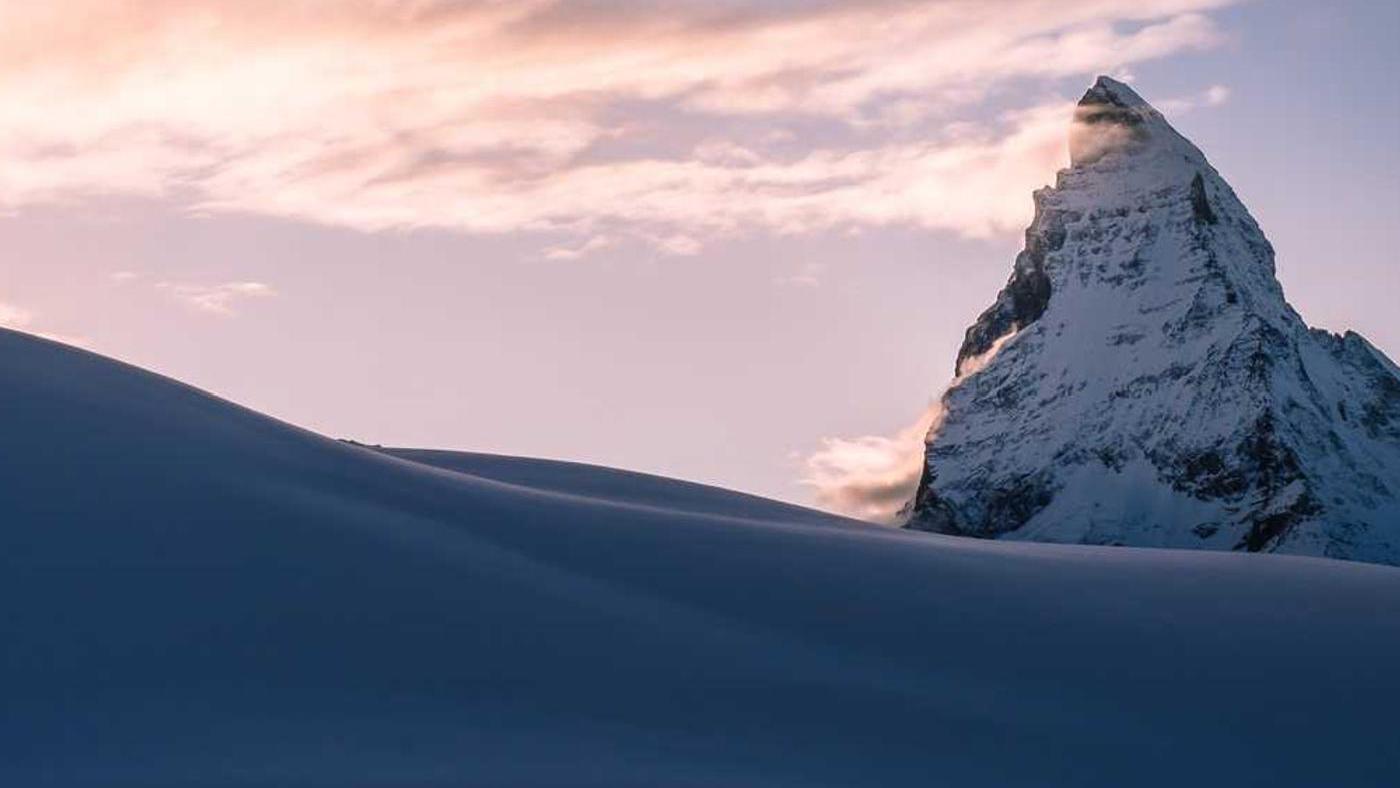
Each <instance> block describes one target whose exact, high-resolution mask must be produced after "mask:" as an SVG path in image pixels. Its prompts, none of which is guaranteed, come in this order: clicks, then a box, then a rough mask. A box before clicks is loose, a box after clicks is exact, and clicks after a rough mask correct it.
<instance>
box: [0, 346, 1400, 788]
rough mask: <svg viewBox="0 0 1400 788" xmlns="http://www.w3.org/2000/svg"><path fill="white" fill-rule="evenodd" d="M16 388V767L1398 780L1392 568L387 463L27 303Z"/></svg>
mask: <svg viewBox="0 0 1400 788" xmlns="http://www.w3.org/2000/svg"><path fill="white" fill-rule="evenodd" d="M0 403H3V408H0V430H3V436H4V451H3V452H0V480H3V481H0V518H3V519H0V540H3V541H2V542H0V627H3V629H0V631H2V632H3V638H0V697H3V698H4V701H3V703H0V784H3V785H16V786H19V785H24V786H29V785H58V786H78V785H103V786H127V785H141V786H287V785H323V786H360V785H364V786H370V785H374V786H437V785H441V786H462V785H483V786H557V785H569V786H656V785H668V786H687V785H690V786H716V785H723V786H852V785H879V786H901V785H911V786H913V785H918V786H928V785H950V786H999V787H1005V786H1043V785H1075V786H1123V785H1134V786H1158V785H1160V786H1178V785H1183V784H1232V785H1270V786H1285V785H1299V786H1302V785H1329V786H1348V785H1355V786H1363V785H1364V786H1374V785H1382V784H1394V783H1395V782H1396V780H1397V779H1400V748H1397V747H1396V745H1395V737H1394V731H1393V729H1392V728H1393V720H1394V718H1395V713H1396V709H1397V708H1400V671H1397V670H1396V665H1397V664H1400V627H1397V626H1396V621H1400V570H1396V569H1393V568H1389V567H1381V566H1368V565H1362V564H1349V563H1343V562H1334V561H1326V560H1314V559H1302V558H1288V557H1279V556H1258V555H1243V554H1211V553H1199V552H1177V551H1143V550H1132V549H1105V548H1095V547H1080V546H1057V545H1034V544H1016V543H1002V542H992V541H979V540H970V539H959V538H952V537H944V536H938V535H931V534H920V533H913V532H908V531H898V530H892V529H882V528H878V527H874V526H865V525H861V524H857V523H853V522H850V521H846V520H840V519H837V518H831V517H827V516H824V515H820V514H817V513H814V512H808V511H804V510H796V509H793V508H791V507H786V506H783V505H780V504H772V503H767V502H762V501H758V500H755V499H753V498H750V497H747V496H738V495H731V494H729V493H725V492H723V491H719V490H713V489H710V488H703V487H699V486H696V485H684V484H681V483H673V482H668V481H665V480H659V479H656V478H655V477H641V476H631V475H628V474H624V473H621V472H616V471H609V470H606V469H598V468H589V467H587V466H578V465H567V464H551V463H546V462H543V461H522V460H511V459H503V458H492V457H485V456H481V455H452V454H446V453H434V454H427V455H424V454H418V453H413V452H403V453H401V454H402V456H403V457H407V458H409V459H403V458H396V457H390V456H386V455H384V454H381V453H377V452H374V451H372V450H369V449H366V448H360V447H356V446H350V445H346V444H342V443H339V442H336V441H332V440H329V439H325V438H322V437H319V436H317V435H314V434H311V433H308V432H305V431H302V430H299V429H296V428H293V427H290V426H288V425H285V424H282V423H280V422H277V421H274V420H271V419H268V418H265V417H262V416H260V415H258V414H256V413H252V412H250V411H247V410H244V409H242V408H239V407H237V406H234V405H230V404H229V403H226V402H223V401H221V400H218V399H216V398H213V397H210V396H208V395H206V394H203V393H201V392H199V391H196V390H194V389H191V388H188V387H186V386H183V385H180V384H177V383H174V382H172V381H170V380H167V379H164V378H161V377H158V376H155V375H151V374H149V373H145V372H142V371H140V370H137V369H134V368H131V367H128V366H125V365H122V364H119V363H116V362H113V361H110V360H106V359H103V358H100V357H97V356H94V355H92V354H89V353H86V352H83V351H79V350H75V349H72V348H67V347H63V346H60V345H56V344H53V343H50V342H47V341H44V340H39V339H35V338H32V337H28V336H25V335H21V334H17V333H13V332H9V331H0ZM412 460H421V461H412ZM434 466H437V467H434Z"/></svg>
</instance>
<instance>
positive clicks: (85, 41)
mask: <svg viewBox="0 0 1400 788" xmlns="http://www.w3.org/2000/svg"><path fill="white" fill-rule="evenodd" d="M1229 2H1230V0H1141V2H1136V3H1131V4H1128V3H1117V2H1107V0H1061V2H1055V3H1048V2H1045V0H1004V1H1003V2H999V3H996V4H988V3H984V2H972V0H925V1H924V2H917V1H914V0H873V1H872V0H865V1H863V2H855V0H821V1H819V2H812V3H769V2H759V1H758V0H753V1H752V2H740V1H739V0H723V1H722V2H713V1H712V0H708V1H706V2H700V0H679V1H678V2H675V3H667V4H664V5H660V6H658V5H657V4H655V3H650V2H640V0H618V1H617V2H611V3H575V2H563V1H562V0H514V1H513V2H500V1H499V0H477V1H476V2H471V1H470V0H411V1H410V0H405V1H404V2H387V1H386V2H375V3H346V2H341V0H301V1H300V2H280V1H274V0H247V1H246V2H241V3H238V4H236V6H235V5H233V4H228V3H224V2H215V1H214V0H131V1H128V2H117V0H73V2H68V3H63V4H52V3H7V4H4V5H3V6H0V106H5V107H6V111H5V112H4V113H0V146H3V148H4V149H5V151H6V157H7V160H6V166H5V168H4V169H3V170H0V210H3V209H5V208H6V207H8V208H10V209H13V208H15V207H19V206H24V205H27V204H31V203H34V202H41V201H55V200H73V199H80V198H82V197H84V196H87V195H93V194H102V193H119V194H128V195H149V196H163V197H166V198H171V199H176V200H180V201H184V202H185V203H186V204H187V205H188V206H189V207H190V208H192V209H194V210H200V211H243V212H253V213H260V214H268V215H274V216H280V217H291V218H299V219H304V220H309V221H315V222H322V223H330V224H339V225H347V226H351V227H356V228H361V229H365V230H376V229H383V228H402V227H425V226H430V227H443V228H452V229H458V230H464V231H471V232H492V233H494V232H505V231H513V230H555V231H558V230H564V231H570V232H576V233H578V235H579V238H580V239H581V240H580V242H579V243H580V244H585V245H586V243H587V242H586V240H583V239H591V238H597V237H600V236H604V235H606V236H610V237H619V236H623V237H630V238H632V239H636V240H642V241H644V242H647V243H652V244H654V245H655V246H656V247H657V248H658V249H660V250H662V251H664V252H667V253H670V254H682V255H684V254H695V253H696V252H698V251H699V250H700V242H699V241H698V240H697V239H698V238H700V237H705V236H707V235H714V234H723V233H726V232H734V231H741V230H748V229H761V230H766V231H773V232H779V233H794V232H805V231H809V230H812V229H820V228H829V227H833V226H841V225H870V224H885V223H902V224H911V225H916V226H922V227H928V228H936V229H946V230H951V231H956V232H960V233H966V234H972V235H978V234H986V233H989V232H998V231H1002V230H1006V229H1009V228H1015V227H1017V226H1019V225H1021V224H1022V223H1023V222H1024V220H1025V218H1026V216H1025V213H1026V211H1027V210H1028V208H1027V203H1026V201H1024V200H1019V199H1007V197H1006V195H1008V194H1010V195H1019V194H1024V193H1025V191H1026V189H1028V188H1029V187H1032V186H1034V185H1037V184H1039V183H1041V182H1043V181H1044V180H1045V179H1046V178H1047V177H1048V176H1049V175H1050V173H1051V172H1052V171H1053V169H1054V167H1055V166H1056V165H1058V164H1059V163H1060V162H1061V161H1062V159H1063V144H1062V138H1061V137H1060V135H1059V133H1058V130H1057V131H1056V132H1055V133H1050V132H1049V130H1048V126H1047V124H1048V123H1049V119H1051V118H1053V119H1054V121H1055V124H1057V125H1060V126H1062V124H1063V122H1064V119H1065V117H1066V116H1065V114H1064V113H1063V112H1061V107H1060V106H1059V105H1058V104H1057V103H1055V102H1035V106H1027V107H1022V108H1021V109H1020V110H1018V111H1013V112H1009V113H1007V114H1005V115H1004V116H1002V117H1001V118H1000V119H998V120H996V121H994V122H990V123H983V124H979V125H974V126H968V125H967V124H959V123H954V122H953V121H954V120H955V119H956V118H955V116H956V115H957V113H958V111H959V109H960V108H963V107H966V106H968V105H969V104H970V103H972V102H976V101H978V100H980V99H981V98H983V97H986V96H988V95H989V94H992V93H995V92H997V91H998V90H1001V89H1002V88H1003V87H1005V86H1007V85H1009V84H1012V83H1016V84H1030V85H1034V84H1038V83H1039V82H1042V81H1044V80H1049V79H1053V78H1057V77H1063V76H1071V75H1080V74H1082V75H1088V74H1090V73H1092V72H1094V71H1099V70H1110V69H1113V68H1117V67H1122V66H1128V65H1131V64H1133V63H1138V62H1142V61H1146V60H1152V59H1156V58H1161V57H1166V56H1169V55H1172V54H1174V53H1178V52H1183V51H1189V50H1194V49H1201V48H1206V47H1210V46H1214V45H1215V44H1217V43H1218V42H1219V41H1220V40H1221V39H1222V34H1221V32H1220V31H1219V29H1218V28H1217V26H1216V25H1215V23H1214V22H1213V21H1212V20H1211V18H1210V17H1209V16H1208V15H1207V14H1208V12H1209V11H1210V10H1212V9H1213V8H1216V7H1219V6H1223V5H1227V4H1228V3H1229ZM993 5H994V6H995V7H994V8H992V6H993ZM794 124H806V127H809V128H818V129H819V130H820V133H816V134H813V135H807V136H803V135H798V136H796V137H794V136H791V135H790V133H789V134H787V135H783V134H775V133H774V131H773V130H774V129H775V128H776V129H787V128H789V127H790V126H792V125H794ZM720 132H722V133H720ZM803 140H806V142H805V143H804V142H803ZM818 140H819V142H818ZM576 249H580V247H579V246H577V245H575V246H562V247H559V248H558V250H557V251H556V252H555V253H554V256H556V257H565V258H567V257H568V255H569V254H571V251H570V250H576ZM580 251H581V252H583V253H586V252H587V251H588V250H580Z"/></svg>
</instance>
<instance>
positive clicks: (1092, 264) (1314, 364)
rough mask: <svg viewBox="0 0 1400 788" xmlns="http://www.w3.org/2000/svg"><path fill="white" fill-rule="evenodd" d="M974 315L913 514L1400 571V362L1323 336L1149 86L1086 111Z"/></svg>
mask: <svg viewBox="0 0 1400 788" xmlns="http://www.w3.org/2000/svg"><path fill="white" fill-rule="evenodd" d="M1070 158H1071V166H1070V168H1069V169H1067V170H1063V171H1061V172H1060V173H1059V174H1058V176H1057V179H1056V183H1055V186H1054V187H1052V188H1045V189H1042V190H1040V191H1038V192H1036V193H1035V206H1036V211H1035V219H1034V221H1033V222H1032V223H1031V226H1030V228H1029V229H1028V230H1027V231H1026V245H1025V249H1024V250H1023V251H1022V252H1021V253H1020V254H1019V255H1018V257H1017V258H1016V263H1015V268H1014V270H1013V272H1012V275H1011V278H1010V281H1009V282H1008V283H1007V285H1006V287H1005V288H1004V289H1003V290H1002V291H1001V292H1000V293H999V294H998V295H997V298H996V301H995V303H993V304H992V306H991V307H990V308H988V309H987V310H986V311H985V312H983V313H982V315H981V316H980V317H979V318H978V319H977V322H976V323H975V324H973V325H972V327H971V328H969V329H968V330H967V336H966V340H965V341H964V343H963V346H962V349H961V351H960V352H959V353H958V359H957V366H956V372H957V376H958V377H957V379H956V382H955V384H954V386H953V387H952V388H951V389H950V390H949V391H948V392H947V393H946V394H945V395H944V399H943V412H944V415H943V418H942V420H941V422H940V423H938V424H935V426H934V427H933V429H932V430H931V431H930V433H929V436H928V438H927V447H926V451H925V462H924V471H923V477H922V479H921V481H920V484H919V488H918V491H917V493H916V495H915V498H914V500H913V501H912V502H911V504H910V506H909V507H908V508H909V519H908V522H907V527H909V528H914V529H918V530H927V531H937V532H942V533H951V534H963V535H968V536H977V537H984V538H997V539H1017V540H1036V541H1050V542H1074V543H1090V544H1119V545H1139V546H1159V547H1190V548H1204V549H1214V550H1247V551H1265V552H1281V553H1298V554H1306V555H1323V556H1331V557H1337V558H1349V559H1356V560H1365V561H1375V562H1381V563H1390V564H1397V563H1400V369H1397V367H1396V365H1395V364H1394V363H1392V362H1391V361H1390V360H1389V359H1388V358H1386V357H1385V355H1384V354H1382V353H1381V352H1380V351H1379V350H1377V349H1376V348H1375V347H1374V346H1372V345H1371V344H1369V343H1368V342H1367V341H1366V340H1365V339H1363V338H1362V337H1360V336H1359V335H1357V334H1355V333H1351V332H1348V333H1346V334H1344V335H1340V336H1339V335H1335V334H1331V333H1329V332H1326V331H1321V330H1317V329H1309V328H1308V326H1307V325H1306V324H1305V323H1304V322H1303V320H1302V318H1300V317H1299V315H1298V313H1297V312H1295V311H1294V310H1293V309H1292V307H1290V306H1289V305H1288V303H1287V301H1285V300H1284V296H1283V290H1282V288H1281V287H1280V285H1279V283H1278V280H1277V279H1276V278H1275V275H1274V250H1273V248H1272V247H1271V246H1270V245H1269V242H1268V241H1267V240H1266V239H1265V238H1264V234H1263V233H1262V232H1261V231H1260V229H1259V226H1258V224H1256V223H1255V221H1254V219H1253V218H1252V217H1251V216H1250V215H1249V212H1248V211H1247V210H1246V209H1245V207H1244V205H1243V204H1242V203H1241V202H1240V200H1239V198H1238V197H1236V196H1235V193H1234V191H1232V190H1231V188H1230V186H1229V185H1228V184H1227V183H1226V182H1225V180H1224V179H1223V178H1221V176H1220V174H1219V173H1217V172H1216V171H1215V169H1214V168H1213V167H1211V166H1210V164H1209V163H1208V162H1207V161H1206V159H1205V156H1204V155H1202V153H1201V152H1200V151H1199V150H1198V149H1197V148H1196V147H1195V146H1194V145H1192V144H1191V143H1190V142H1189V141H1188V140H1186V139H1185V138H1184V137H1182V136H1181V135H1179V134H1178V133H1177V132H1176V131H1175V130H1174V129H1172V127H1171V126H1170V125H1169V124H1168V123H1167V121H1166V120H1165V119H1164V118H1163V117H1162V115H1161V114H1160V113H1158V112H1157V111H1156V110H1155V109H1153V108H1152V107H1151V106H1150V105H1148V104H1147V103H1146V102H1145V101H1143V100H1142V98H1140V97H1139V96H1138V95H1137V94H1136V93H1134V92H1133V91H1132V90H1131V89H1130V88H1128V87H1127V86H1125V85H1123V84H1121V83H1118V82H1115V81H1113V80H1111V79H1108V78H1100V79H1099V80H1098V81H1097V83H1095V85H1094V86H1093V87H1092V88H1091V89H1090V90H1089V91H1088V92H1087V93H1086V94H1085V95H1084V98H1083V99H1081V100H1080V102H1079V105H1078V107H1077V109H1076V113H1075V118H1074V123H1073V124H1072V129H1071V132H1070Z"/></svg>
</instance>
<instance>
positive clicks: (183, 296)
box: [155, 282, 277, 317]
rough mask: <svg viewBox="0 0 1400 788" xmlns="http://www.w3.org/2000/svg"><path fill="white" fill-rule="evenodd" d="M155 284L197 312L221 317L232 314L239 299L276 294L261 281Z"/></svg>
mask: <svg viewBox="0 0 1400 788" xmlns="http://www.w3.org/2000/svg"><path fill="white" fill-rule="evenodd" d="M155 286H156V288H157V289H159V290H162V291H164V292H166V293H169V294H170V295H171V296H173V297H175V298H176V299H178V300H179V301H181V302H183V303H184V304H186V305H187V306H189V307H191V308H193V309H195V310H197V311H199V312H204V313H207V314H211V315H220V316H223V317H229V316H232V315H234V314H235V310H234V305H235V304H236V303H237V302H239V301H245V300H248V299H254V298H268V297H270V296H273V295H276V294H277V291H276V290H274V289H272V287H271V286H269V285H267V284H264V283H262V282H223V283H220V284H194V283H188V282H157V283H156V284H155Z"/></svg>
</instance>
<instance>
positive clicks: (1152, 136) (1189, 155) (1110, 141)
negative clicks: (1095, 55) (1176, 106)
mask: <svg viewBox="0 0 1400 788" xmlns="http://www.w3.org/2000/svg"><path fill="white" fill-rule="evenodd" d="M1148 151H1156V152H1158V153H1167V154H1181V155H1183V156H1184V157H1185V158H1186V159H1190V160H1193V161H1196V160H1200V161H1204V157H1203V156H1201V154H1200V151H1198V150H1197V149H1196V147H1195V146H1194V145H1192V144H1191V143H1190V142H1188V141H1187V140H1186V138H1184V137H1182V136H1181V135H1180V134H1178V133H1177V131H1176V130H1175V129H1173V128H1172V126H1171V124H1170V123H1168V122H1167V119H1166V118H1164V117H1163V116H1162V113H1160V112H1158V111H1157V110H1156V108H1154V107H1153V106H1152V105H1151V104H1149V103H1147V101H1146V100H1145V99H1143V98H1142V96H1139V95H1138V94H1137V93H1136V92H1134V91H1133V89H1132V88H1130V87H1128V86H1127V85H1125V84H1123V83H1122V82H1119V81H1118V80H1116V79H1112V78H1110V77H1099V78H1098V79H1097V80H1096V81H1095V82H1094V84H1093V86H1091V87H1090V88H1089V89H1088V90H1087V91H1085V92H1084V96H1083V97H1082V98H1080V99H1079V103H1078V104H1077V105H1076V106H1075V108H1074V118H1073V124H1072V125H1071V127H1070V133H1069V152H1070V162H1071V164H1072V165H1073V166H1075V167H1080V166H1085V165H1090V164H1094V163H1096V162H1098V161H1099V160H1100V159H1102V158H1104V157H1105V156H1107V155H1108V154H1110V153H1115V152H1121V153H1127V154H1135V153H1145V152H1148ZM1169 158H1172V159H1175V158H1177V156H1175V155H1171V156H1169Z"/></svg>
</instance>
